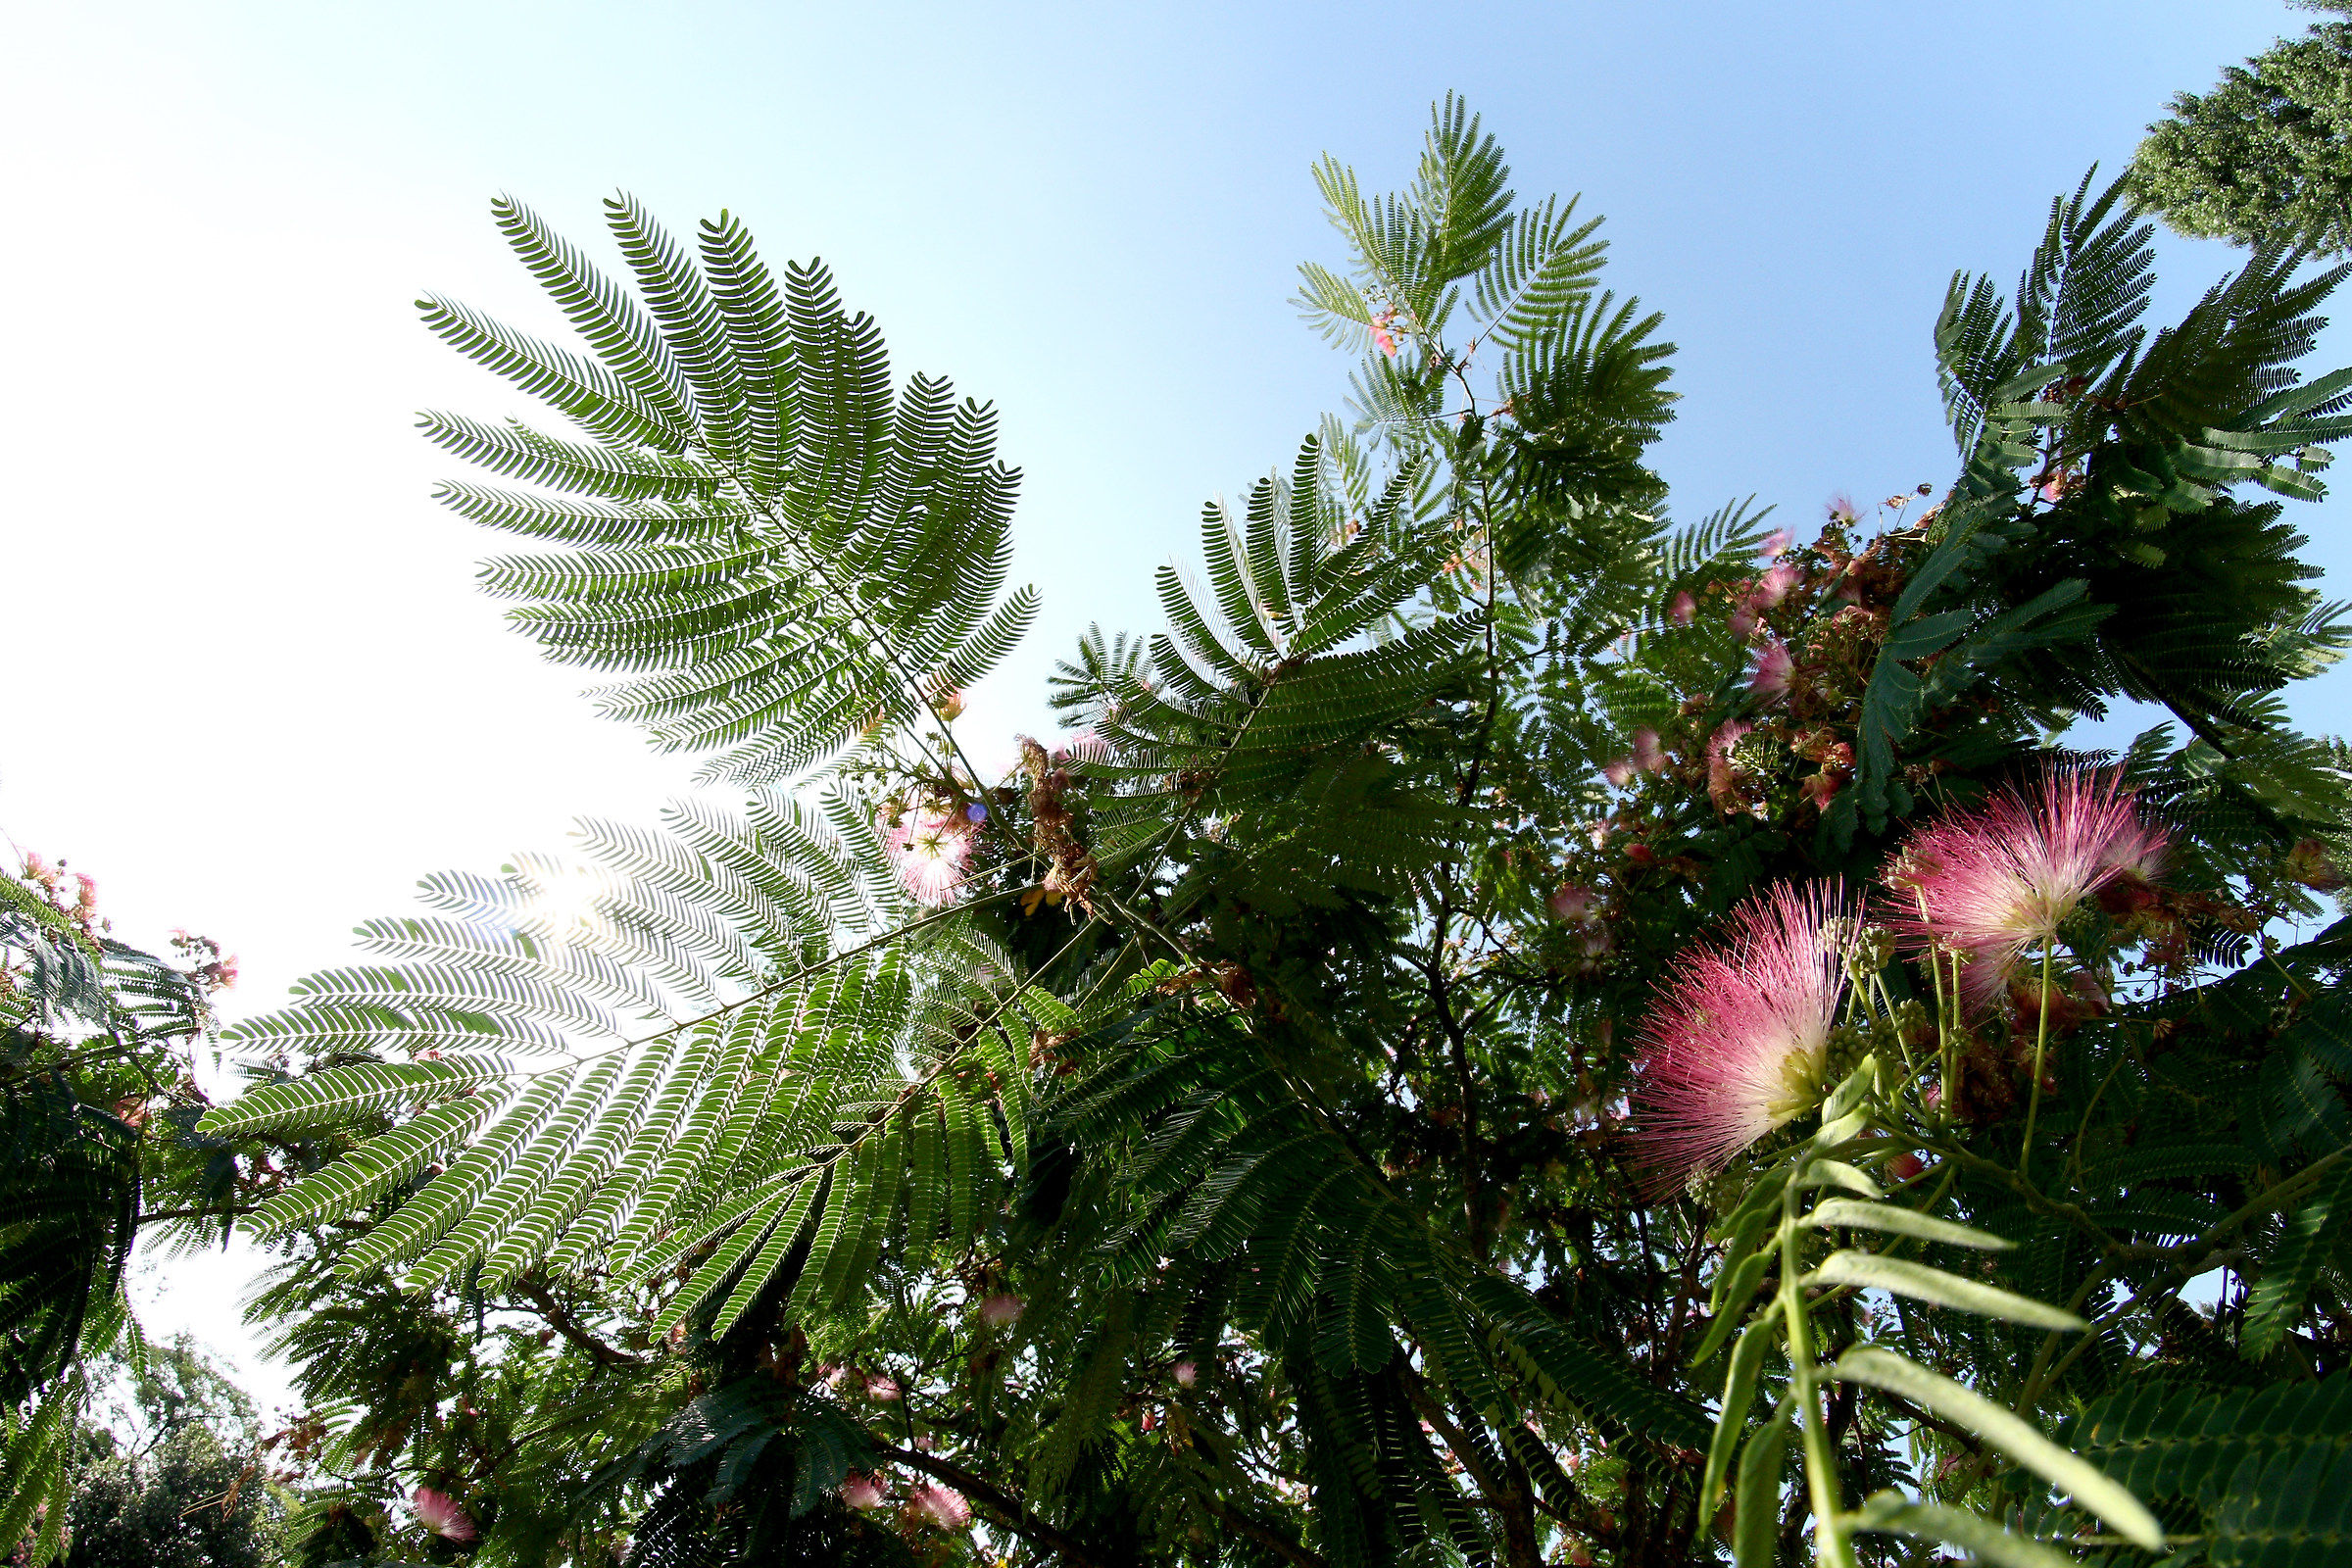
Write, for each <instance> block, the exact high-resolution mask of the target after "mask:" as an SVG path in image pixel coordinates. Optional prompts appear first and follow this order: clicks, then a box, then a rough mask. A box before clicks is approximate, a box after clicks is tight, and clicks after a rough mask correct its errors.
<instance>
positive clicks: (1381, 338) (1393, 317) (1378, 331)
mask: <svg viewBox="0 0 2352 1568" xmlns="http://www.w3.org/2000/svg"><path fill="white" fill-rule="evenodd" d="M1396 321H1397V311H1396V308H1395V307H1394V306H1392V307H1391V308H1389V309H1388V310H1385V311H1383V312H1381V313H1380V314H1379V315H1378V316H1375V317H1373V318H1372V342H1373V345H1374V346H1375V347H1376V348H1378V349H1379V350H1380V352H1381V353H1383V354H1385V355H1387V356H1388V357H1389V358H1390V359H1392V360H1393V359H1395V358H1396V357H1397V334H1396V332H1395V330H1394V327H1395V325H1396Z"/></svg>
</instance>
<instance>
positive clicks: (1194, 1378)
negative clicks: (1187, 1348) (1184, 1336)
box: [1168, 1356, 1201, 1389]
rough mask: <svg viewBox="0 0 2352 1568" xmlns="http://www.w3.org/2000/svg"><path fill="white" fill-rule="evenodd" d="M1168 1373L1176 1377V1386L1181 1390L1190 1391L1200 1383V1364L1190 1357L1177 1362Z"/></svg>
mask: <svg viewBox="0 0 2352 1568" xmlns="http://www.w3.org/2000/svg"><path fill="white" fill-rule="evenodd" d="M1168 1371H1169V1372H1170V1373H1171V1374H1172V1375H1173V1376H1174V1377H1175V1379H1176V1386H1177V1387H1178V1388H1180V1389H1189V1388H1191V1387H1192V1386H1193V1385H1195V1384H1196V1383H1199V1382H1200V1381H1201V1363H1200V1362H1198V1361H1195V1360H1194V1359H1192V1358H1191V1357H1190V1356H1187V1357H1186V1358H1185V1359H1183V1360H1181V1361H1179V1362H1177V1363H1176V1364H1175V1365H1174V1366H1172V1367H1170V1368H1169V1369H1168Z"/></svg>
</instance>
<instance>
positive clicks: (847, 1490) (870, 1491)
mask: <svg viewBox="0 0 2352 1568" xmlns="http://www.w3.org/2000/svg"><path fill="white" fill-rule="evenodd" d="M841 1500H842V1501H844V1502H846V1503H848V1504H849V1505H850V1506H851V1507H853V1508H856V1509H858V1511H860V1512H865V1511H867V1510H870V1509H874V1508H879V1507H881V1506H882V1503H883V1501H884V1497H883V1493H882V1478H881V1477H880V1476H860V1475H852V1476H851V1477H850V1478H849V1479H848V1480H846V1481H844V1482H843V1483H842V1484H841Z"/></svg>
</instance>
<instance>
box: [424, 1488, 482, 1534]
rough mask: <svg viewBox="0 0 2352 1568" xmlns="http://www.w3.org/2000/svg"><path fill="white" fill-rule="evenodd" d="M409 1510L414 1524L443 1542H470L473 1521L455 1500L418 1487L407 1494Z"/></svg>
mask: <svg viewBox="0 0 2352 1568" xmlns="http://www.w3.org/2000/svg"><path fill="white" fill-rule="evenodd" d="M409 1509H410V1511H411V1512H413V1513H415V1514H416V1515H417V1523H418V1524H420V1525H422V1526H424V1528H425V1529H427V1530H429V1531H431V1532H432V1533H433V1534H434V1535H436V1536H439V1537H440V1538H441V1539H442V1540H444V1541H471V1540H472V1539H473V1519H472V1517H471V1516H470V1515H468V1514H467V1513H466V1510H465V1509H463V1508H461V1507H459V1506H458V1504H457V1499H455V1498H453V1497H451V1496H450V1495H448V1494H446V1493H440V1492H435V1491H434V1490H433V1489H432V1488H430V1487H418V1488H417V1490H416V1491H415V1492H413V1493H411V1494H410V1495H409Z"/></svg>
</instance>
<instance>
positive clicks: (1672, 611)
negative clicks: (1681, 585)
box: [1666, 588, 1698, 626]
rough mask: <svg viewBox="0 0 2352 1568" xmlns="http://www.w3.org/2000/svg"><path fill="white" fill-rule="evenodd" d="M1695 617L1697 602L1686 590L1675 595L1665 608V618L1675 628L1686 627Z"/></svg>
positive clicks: (1688, 590) (1696, 614)
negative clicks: (1671, 622)
mask: <svg viewBox="0 0 2352 1568" xmlns="http://www.w3.org/2000/svg"><path fill="white" fill-rule="evenodd" d="M1697 617H1698V601H1697V600H1696V599H1693V598H1692V597H1691V590H1690V589H1688V588H1686V589H1684V590H1683V591H1682V592H1680V593H1678V594H1676V595H1675V596H1674V600H1673V602H1672V603H1671V604H1669V605H1668V606H1667V607H1666V618H1667V619H1668V620H1671V621H1673V622H1674V623H1675V624H1676V625H1677V626H1688V625H1690V624H1691V621H1693V620H1695V619H1696V618H1697Z"/></svg>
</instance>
